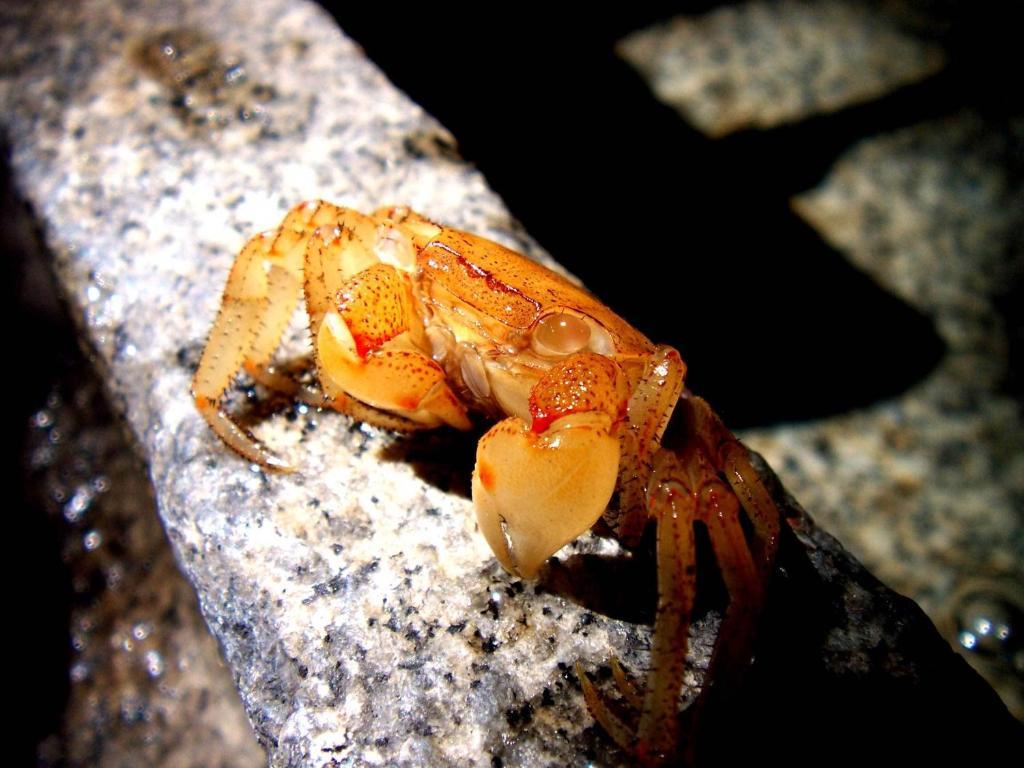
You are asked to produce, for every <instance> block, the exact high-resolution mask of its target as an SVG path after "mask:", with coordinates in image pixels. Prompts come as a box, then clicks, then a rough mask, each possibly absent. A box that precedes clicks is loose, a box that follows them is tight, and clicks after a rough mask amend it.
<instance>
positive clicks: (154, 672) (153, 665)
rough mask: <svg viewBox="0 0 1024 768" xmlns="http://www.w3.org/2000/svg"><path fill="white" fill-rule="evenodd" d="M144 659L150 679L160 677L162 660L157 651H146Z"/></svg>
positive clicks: (162, 665) (162, 670)
mask: <svg viewBox="0 0 1024 768" xmlns="http://www.w3.org/2000/svg"><path fill="white" fill-rule="evenodd" d="M145 659H146V671H147V672H149V676H150V677H160V675H162V674H163V673H164V659H163V657H162V656H161V655H160V654H159V653H158V652H157V651H146V656H145Z"/></svg>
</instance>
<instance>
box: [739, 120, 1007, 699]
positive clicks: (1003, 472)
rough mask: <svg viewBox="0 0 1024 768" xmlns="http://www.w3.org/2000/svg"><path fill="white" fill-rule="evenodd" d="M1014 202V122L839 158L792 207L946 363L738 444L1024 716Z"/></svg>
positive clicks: (912, 136)
mask: <svg viewBox="0 0 1024 768" xmlns="http://www.w3.org/2000/svg"><path fill="white" fill-rule="evenodd" d="M1022 200H1024V122H1022V121H1020V120H1017V121H1016V122H1015V123H1014V122H1011V123H1009V124H1005V123H998V122H991V121H986V120H984V119H982V118H981V117H979V116H978V115H976V114H972V113H965V114H960V115H956V116H953V117H950V118H947V119H945V120H939V121H934V122H929V123H924V124H920V125H917V126H913V127H911V128H907V129H904V130H902V131H899V132H895V133H892V134H888V135H885V136H880V137H876V138H873V139H869V140H866V141H864V142H862V143H861V144H860V145H858V146H856V147H854V148H852V149H851V150H849V151H848V152H847V153H846V154H844V155H843V156H842V157H841V158H840V159H839V160H838V162H837V163H836V165H835V167H834V168H833V169H832V171H831V173H830V174H829V176H828V177H827V178H826V180H825V181H824V182H823V183H822V185H821V186H820V187H818V188H817V189H815V190H812V191H811V192H808V193H806V194H804V195H801V196H800V197H798V198H796V199H795V200H794V207H795V209H796V210H797V212H798V213H799V214H800V215H801V216H803V217H804V218H806V219H807V220H808V221H809V222H810V223H811V224H812V225H813V226H814V227H815V228H816V229H818V230H819V231H820V232H821V233H822V234H823V236H824V237H826V238H827V239H828V240H829V241H830V242H831V243H832V244H833V245H834V246H835V247H837V248H839V249H841V250H842V252H843V253H845V254H846V255H847V256H848V258H849V259H850V260H851V261H852V262H854V263H856V264H857V266H858V267H860V268H861V269H863V270H864V271H866V272H867V273H869V274H871V275H872V276H873V277H874V278H875V279H876V280H877V281H878V282H879V283H880V284H882V285H883V286H885V287H886V288H888V289H889V290H891V291H893V292H894V293H895V294H896V295H898V296H900V297H901V298H903V299H904V300H905V301H907V302H908V303H910V304H911V305H913V306H915V307H917V308H918V309H920V310H921V311H922V312H924V313H926V314H927V315H929V316H930V317H932V318H934V322H935V325H936V328H937V329H938V331H939V333H940V334H941V335H942V338H943V340H944V341H945V342H946V346H947V352H946V355H945V357H944V359H943V361H942V363H941V364H940V365H939V366H938V368H937V369H936V370H935V371H934V372H933V373H932V374H931V375H930V376H929V377H928V378H927V379H925V380H924V381H922V382H921V383H920V384H918V385H916V386H914V387H913V388H912V389H910V390H909V391H908V392H906V393H905V394H904V395H902V396H901V397H898V398H894V399H893V400H890V401H887V402H884V403H880V404H878V405H877V406H874V407H871V408H866V409H862V410H860V411H858V412H856V413H853V414H850V415H846V416H841V417H836V418H832V419H829V420H826V421H823V422H819V423H812V424H806V425H797V426H786V427H781V428H776V429H771V430H762V431H758V432H757V433H753V434H749V435H747V436H746V437H747V438H748V439H749V440H750V442H751V444H752V445H754V446H755V447H756V448H757V449H758V450H759V451H761V452H763V454H764V455H765V456H766V458H768V460H769V461H770V462H771V463H772V464H773V465H775V466H778V467H783V468H784V469H783V470H782V475H783V476H784V477H785V478H786V482H787V485H788V487H789V488H790V489H791V490H792V491H793V492H794V493H796V494H798V495H799V496H800V498H801V499H802V500H804V502H805V503H807V504H808V505H810V506H812V508H813V509H814V510H815V511H816V514H817V515H818V516H819V519H821V520H822V521H823V522H825V523H826V524H827V526H828V528H829V529H830V530H832V531H835V532H836V534H837V535H839V536H840V537H841V538H842V540H843V541H844V542H845V543H846V545H847V546H849V547H850V548H851V550H852V551H853V552H854V553H855V554H856V555H857V556H858V557H860V558H861V559H862V560H863V561H864V562H865V563H866V564H867V565H868V566H869V567H870V568H871V569H872V571H873V572H874V573H876V574H877V575H878V576H879V577H880V578H882V579H884V580H885V581H886V583H887V584H890V585H891V586H893V587H894V588H895V589H898V590H899V591H900V592H902V593H903V594H907V595H910V596H912V597H913V598H914V599H915V600H916V601H917V602H918V603H919V604H920V605H921V607H922V608H924V609H925V611H927V612H928V614H929V615H930V616H931V617H932V618H933V619H934V620H935V621H936V623H937V624H938V625H939V627H940V628H941V629H942V630H943V632H944V634H945V635H946V637H947V638H948V639H949V640H950V641H951V642H956V643H958V644H961V645H962V646H963V648H964V649H965V650H966V651H967V652H968V653H967V655H968V658H970V659H971V660H972V663H975V664H976V665H977V666H979V668H980V669H982V670H983V671H984V672H985V673H986V674H987V675H988V676H989V679H990V680H991V681H992V682H993V684H995V685H996V686H997V689H998V690H999V691H1000V693H1001V694H1002V696H1003V698H1004V700H1005V701H1006V702H1007V703H1008V705H1009V706H1010V707H1011V710H1013V711H1014V712H1016V713H1017V714H1018V717H1024V676H1022V672H1021V670H1022V667H1021V663H1022V654H1024V651H1022V646H1021V640H1020V637H1019V636H1020V632H1021V626H1020V621H1021V619H1020V610H1021V606H1022V605H1024V518H1022V508H1021V499H1024V420H1022V418H1021V413H1020V403H1019V401H1018V400H1017V399H1016V398H1015V397H1014V396H1013V394H1012V389H1011V387H1012V385H1009V382H1008V380H1007V376H1008V374H1009V371H1008V364H1009V360H1010V353H1009V345H1010V343H1011V338H1012V334H1013V333H1015V332H1016V331H1015V330H1014V329H1012V328H1008V327H1007V324H1008V322H1012V320H1011V319H1009V318H1008V316H1007V311H1008V310H1009V308H1010V304H1009V302H1012V299H1011V298H1010V297H1011V296H1013V295H1014V291H1015V290H1017V291H1019V286H1020V285H1021V281H1022V280H1024V239H1022V233H1024V208H1022V206H1021V201H1022ZM1008 385H1009V386H1008ZM885 446H888V447H889V448H888V449H886V448H885ZM882 457H886V458H885V459H884V460H883V458H882Z"/></svg>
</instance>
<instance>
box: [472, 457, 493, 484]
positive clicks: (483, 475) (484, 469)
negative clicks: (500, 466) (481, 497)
mask: <svg viewBox="0 0 1024 768" xmlns="http://www.w3.org/2000/svg"><path fill="white" fill-rule="evenodd" d="M476 474H477V477H479V478H480V482H481V483H482V484H483V486H484V488H486V489H487V490H488V491H491V492H493V491H494V480H495V478H494V468H493V467H492V466H491V465H490V464H488V463H487V462H486V461H480V462H477V465H476Z"/></svg>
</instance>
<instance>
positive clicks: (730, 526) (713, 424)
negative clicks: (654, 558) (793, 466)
mask: <svg viewBox="0 0 1024 768" xmlns="http://www.w3.org/2000/svg"><path fill="white" fill-rule="evenodd" d="M685 407H686V408H687V410H688V414H687V415H688V418H689V421H690V423H691V428H692V430H693V434H694V436H695V437H696V438H697V439H699V440H700V441H701V442H702V443H703V445H704V446H705V450H707V451H708V453H709V455H710V457H711V460H712V462H714V464H715V467H716V469H717V470H718V471H720V472H721V473H722V475H723V476H724V477H725V479H726V480H727V481H728V483H729V486H730V487H731V489H732V491H733V494H729V495H728V496H727V497H723V502H722V504H721V507H720V509H719V510H718V513H717V514H713V515H710V516H709V517H707V519H706V520H705V522H706V524H707V526H708V533H709V534H710V537H711V543H712V546H713V548H714V550H715V557H716V559H717V560H718V564H719V568H720V570H721V572H722V578H723V580H724V582H725V586H726V589H727V590H728V592H729V606H728V608H727V609H726V613H725V616H724V617H723V619H722V625H721V628H720V630H719V641H718V643H717V645H716V646H715V651H714V656H713V657H712V661H711V666H710V668H709V670H708V675H709V676H711V677H712V679H718V680H719V681H720V689H721V690H727V689H728V688H729V687H730V684H732V685H733V687H735V683H736V682H738V680H737V679H735V678H738V677H739V676H740V675H742V673H743V672H744V671H745V670H746V668H747V666H748V665H749V662H750V659H749V658H743V657H744V656H747V657H749V655H750V651H751V649H752V647H753V643H754V636H755V631H754V630H755V628H756V625H757V619H758V617H759V616H760V613H761V609H762V607H763V604H764V598H765V588H766V585H767V583H768V577H769V572H770V571H771V568H772V566H773V564H774V561H775V553H776V550H777V548H778V536H779V525H780V522H779V519H780V513H779V509H778V507H777V506H776V504H775V502H774V501H773V500H772V497H771V494H770V493H769V492H768V489H767V488H765V487H764V484H763V483H762V482H761V479H760V476H759V475H758V474H757V472H756V471H755V470H754V467H753V465H752V464H751V463H750V454H749V453H748V452H747V449H746V448H744V447H743V444H742V443H740V441H739V440H737V439H736V437H735V436H734V435H733V434H732V433H731V432H730V431H729V430H728V429H727V428H726V427H725V425H723V424H722V422H721V420H720V419H719V418H718V416H717V415H716V414H715V413H714V411H712V410H711V407H710V406H709V405H708V404H707V403H706V402H705V401H704V400H702V399H701V398H698V397H689V398H686V400H685ZM740 506H742V508H743V511H744V512H745V513H746V515H747V518H748V519H749V520H750V522H751V526H752V528H753V534H754V535H753V537H752V538H753V540H752V541H750V542H748V540H747V536H746V534H745V532H744V530H743V527H742V524H741V522H740V515H739V507H740ZM719 669H721V670H724V673H725V674H729V675H732V676H733V678H734V679H733V680H731V681H730V680H728V679H725V678H723V677H722V673H718V670H719ZM716 676H717V677H716Z"/></svg>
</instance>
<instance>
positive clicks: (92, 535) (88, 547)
mask: <svg viewBox="0 0 1024 768" xmlns="http://www.w3.org/2000/svg"><path fill="white" fill-rule="evenodd" d="M102 543H103V537H102V536H101V535H100V532H99V531H95V530H93V531H89V532H88V533H87V534H85V536H83V537H82V546H83V547H85V551H86V552H92V551H93V550H94V549H96V548H97V547H99V546H100V544H102Z"/></svg>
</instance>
